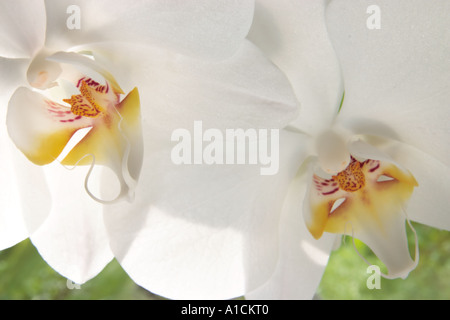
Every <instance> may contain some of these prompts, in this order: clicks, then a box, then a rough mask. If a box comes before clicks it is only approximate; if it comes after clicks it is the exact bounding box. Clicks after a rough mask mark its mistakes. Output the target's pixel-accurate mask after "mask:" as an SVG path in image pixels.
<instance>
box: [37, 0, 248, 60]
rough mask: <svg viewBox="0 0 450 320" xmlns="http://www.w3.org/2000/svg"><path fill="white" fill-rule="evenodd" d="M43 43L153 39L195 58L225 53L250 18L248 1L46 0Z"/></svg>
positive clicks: (240, 36) (229, 52)
mask: <svg viewBox="0 0 450 320" xmlns="http://www.w3.org/2000/svg"><path fill="white" fill-rule="evenodd" d="M45 2H46V9H47V17H48V18H47V21H48V25H47V29H48V33H47V45H48V46H49V47H56V45H58V44H59V45H61V44H62V43H64V42H65V43H66V45H67V46H68V47H70V46H74V45H79V44H84V43H93V42H101V41H121V42H124V41H125V42H138V43H147V44H153V45H157V46H161V47H165V48H168V49H171V50H174V51H176V52H179V53H182V54H187V55H191V56H194V57H199V58H211V59H219V58H225V57H228V56H231V55H232V54H233V53H234V52H236V50H237V49H238V48H239V47H240V45H241V43H242V40H243V39H244V38H245V36H246V35H247V33H248V30H249V28H250V24H251V21H252V18H253V8H254V3H253V1H252V0H244V1H228V0H214V1H211V0H195V1H183V0H176V1H164V0H162V1H161V0H151V1H133V2H123V1H110V0H98V1H86V0H84V1H76V3H74V2H73V1H71V0H46V1H45Z"/></svg>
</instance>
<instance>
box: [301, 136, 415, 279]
mask: <svg viewBox="0 0 450 320" xmlns="http://www.w3.org/2000/svg"><path fill="white" fill-rule="evenodd" d="M358 148H359V150H364V151H365V152H367V153H366V154H371V155H372V156H374V157H375V158H378V159H379V160H378V159H377V160H374V159H370V158H366V159H362V158H360V157H361V156H362V155H363V154H364V153H361V152H360V153H358V152H357V154H358V158H356V157H354V156H353V155H351V156H350V163H349V164H348V166H347V167H346V168H344V169H343V170H341V171H340V172H338V173H336V174H334V175H329V176H326V177H325V176H323V175H322V174H321V173H320V172H318V173H312V179H311V182H312V183H311V184H310V187H309V190H308V193H307V196H306V200H305V208H304V210H305V219H306V224H307V227H308V229H309V231H310V233H311V234H312V235H313V236H314V237H315V238H316V239H318V238H320V237H321V236H322V234H323V232H329V233H335V234H348V235H351V236H354V237H356V238H358V239H360V240H362V241H363V242H365V243H366V244H367V245H368V246H369V247H370V248H371V249H372V250H373V251H374V252H375V253H376V255H377V256H378V257H379V258H380V259H381V260H382V261H383V262H384V263H385V264H386V266H387V268H388V270H389V274H387V275H386V277H394V278H395V277H403V276H405V275H407V274H408V273H409V271H411V270H412V269H413V268H414V267H415V266H416V265H417V259H418V252H417V249H416V255H415V260H414V261H412V260H411V256H410V254H409V249H408V246H407V244H405V243H406V233H405V221H409V220H407V217H406V215H405V213H404V212H405V210H404V208H405V207H406V202H407V201H408V200H409V198H410V197H411V195H412V193H413V190H414V188H415V187H416V186H417V185H418V184H417V181H416V180H415V178H414V176H413V175H412V174H411V173H409V172H408V171H407V170H405V169H403V168H401V167H398V164H396V163H395V162H391V161H389V159H388V158H387V157H384V156H381V155H379V156H377V154H376V152H375V151H374V150H373V149H372V148H371V147H369V146H366V145H365V144H364V143H363V142H361V141H359V140H358V141H355V142H353V144H352V145H351V148H350V149H352V150H357V149H358ZM409 225H410V224H409ZM411 229H412V230H413V232H414V229H413V228H412V227H411ZM416 245H417V243H416Z"/></svg>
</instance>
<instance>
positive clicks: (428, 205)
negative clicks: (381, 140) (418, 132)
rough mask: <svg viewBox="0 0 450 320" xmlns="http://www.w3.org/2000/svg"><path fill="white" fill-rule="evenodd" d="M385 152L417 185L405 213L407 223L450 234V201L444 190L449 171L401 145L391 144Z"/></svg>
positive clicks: (448, 184)
mask: <svg viewBox="0 0 450 320" xmlns="http://www.w3.org/2000/svg"><path fill="white" fill-rule="evenodd" d="M384 151H385V152H386V153H389V154H390V155H391V156H392V157H393V158H394V159H395V160H396V161H397V162H398V163H400V164H402V166H404V167H405V168H408V170H409V171H411V173H412V174H413V175H414V177H415V178H416V180H417V182H418V184H419V186H418V187H417V188H416V190H415V191H414V193H413V195H412V197H411V199H410V201H409V203H408V206H407V209H406V213H407V215H408V217H409V219H410V220H413V221H417V222H420V223H423V224H426V225H430V226H432V227H435V228H439V229H445V230H450V214H449V211H450V209H449V208H450V199H449V197H447V196H446V194H445V190H450V168H449V167H448V166H446V165H444V164H443V163H442V162H440V161H439V160H437V159H435V158H433V157H432V156H430V155H428V154H426V153H424V152H422V151H420V150H418V149H417V148H415V147H413V146H410V145H407V144H404V143H398V142H391V143H389V144H386V145H385V147H384Z"/></svg>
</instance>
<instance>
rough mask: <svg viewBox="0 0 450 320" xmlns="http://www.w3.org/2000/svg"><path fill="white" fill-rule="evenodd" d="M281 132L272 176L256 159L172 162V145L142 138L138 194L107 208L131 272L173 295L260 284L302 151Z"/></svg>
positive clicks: (271, 261)
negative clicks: (240, 162)
mask: <svg viewBox="0 0 450 320" xmlns="http://www.w3.org/2000/svg"><path fill="white" fill-rule="evenodd" d="M156 132H157V131H154V133H152V131H149V130H148V128H147V131H145V132H144V133H145V136H154V135H155V133H156ZM280 139H281V146H280V153H281V156H280V159H281V163H280V171H279V173H278V174H276V175H272V176H261V175H260V166H255V165H183V164H181V165H175V164H173V163H172V161H171V158H170V154H171V150H168V149H167V147H161V148H157V146H155V140H153V141H151V140H150V139H147V140H145V143H146V145H145V150H146V152H145V159H144V162H145V163H146V165H145V166H144V167H143V172H142V175H141V181H140V184H139V187H138V188H137V194H136V201H135V202H134V203H133V204H131V205H128V204H124V205H118V204H117V205H114V206H108V207H107V208H106V209H107V211H106V212H105V215H104V218H105V222H106V225H107V228H108V232H109V235H110V239H111V247H112V250H113V252H114V253H115V256H116V258H117V259H118V261H119V262H120V264H121V265H122V267H123V268H124V269H125V270H126V272H127V273H128V274H129V275H130V277H131V278H132V279H133V280H134V281H135V282H136V283H137V284H139V285H140V286H143V287H144V288H146V289H147V290H150V291H152V292H154V293H157V294H160V295H163V296H166V297H169V298H176V299H183V298H189V299H202V298H203V299H204V298H209V299H216V298H217V299H224V298H232V297H236V296H241V295H243V294H245V293H246V292H247V291H248V290H251V289H254V288H256V287H258V286H260V285H261V284H262V283H264V282H265V281H266V280H267V279H268V278H269V276H270V275H271V274H272V272H273V270H274V268H275V265H276V261H277V257H278V250H279V248H278V232H279V230H278V222H279V221H278V220H279V215H278V214H277V213H279V212H280V209H281V205H282V201H283V197H284V195H285V192H286V190H287V186H288V184H289V181H290V179H292V177H293V175H294V174H295V172H296V171H297V167H298V165H299V163H301V161H302V157H304V153H303V152H302V151H301V148H298V147H297V146H299V145H301V144H300V143H301V140H300V139H299V138H298V137H297V136H296V135H293V134H288V133H286V132H282V133H281V136H280ZM164 142H165V141H163V145H164ZM294 146H295V147H294ZM218 182H220V183H218ZM149 270H151V272H149Z"/></svg>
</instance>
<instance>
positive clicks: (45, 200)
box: [0, 58, 51, 250]
mask: <svg viewBox="0 0 450 320" xmlns="http://www.w3.org/2000/svg"><path fill="white" fill-rule="evenodd" d="M27 65H28V62H27V60H26V59H5V58H0V73H1V74H3V75H8V76H5V77H2V79H1V80H0V84H1V87H2V90H1V92H0V150H1V154H0V170H1V172H2V179H1V181H0V250H1V249H4V248H7V247H10V246H12V245H15V244H16V243H17V242H19V241H21V240H23V239H25V238H27V237H28V236H29V235H30V234H31V233H32V232H34V231H35V230H36V229H37V228H38V227H39V226H40V224H41V223H42V222H43V221H44V220H45V218H46V216H47V215H48V212H49V208H50V205H51V199H50V194H49V192H48V189H47V186H46V183H45V177H44V175H43V173H42V171H41V168H39V167H37V166H35V165H34V164H32V163H30V162H29V161H28V159H26V158H25V157H24V156H23V155H22V154H21V152H20V151H19V150H18V149H17V148H16V146H14V144H13V142H12V141H11V139H10V138H9V136H8V132H7V130H6V125H5V123H6V110H7V106H8V101H9V98H10V96H11V94H12V92H13V91H14V90H15V89H16V87H17V86H18V85H21V84H23V83H25V81H26V78H25V73H26V67H27ZM31 181H32V183H31Z"/></svg>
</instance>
